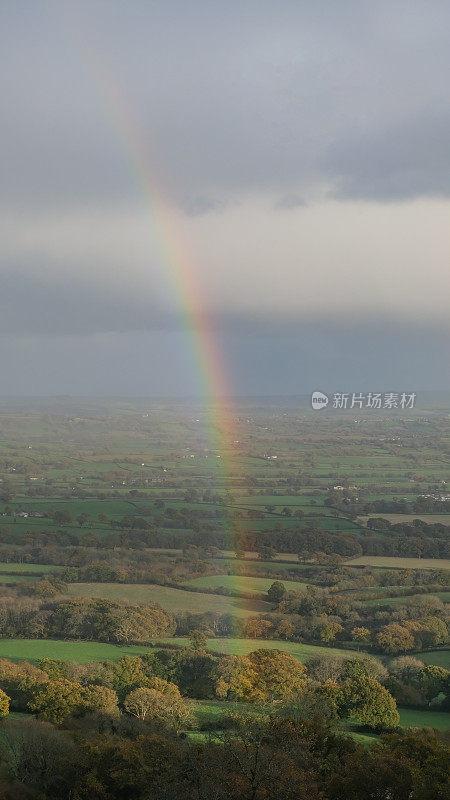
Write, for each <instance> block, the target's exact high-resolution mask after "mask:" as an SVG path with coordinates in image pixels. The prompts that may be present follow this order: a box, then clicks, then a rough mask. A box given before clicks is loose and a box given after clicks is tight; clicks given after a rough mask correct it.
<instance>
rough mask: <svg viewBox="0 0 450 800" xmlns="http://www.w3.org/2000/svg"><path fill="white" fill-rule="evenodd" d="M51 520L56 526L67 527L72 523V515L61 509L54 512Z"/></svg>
mask: <svg viewBox="0 0 450 800" xmlns="http://www.w3.org/2000/svg"><path fill="white" fill-rule="evenodd" d="M53 519H54V520H55V522H56V524H57V525H68V524H69V522H72V514H71V513H70V511H69V509H68V508H61V509H58V510H57V511H55V513H54V516H53Z"/></svg>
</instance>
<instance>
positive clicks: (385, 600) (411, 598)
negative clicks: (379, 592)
mask: <svg viewBox="0 0 450 800" xmlns="http://www.w3.org/2000/svg"><path fill="white" fill-rule="evenodd" d="M427 597H437V598H439V600H442V601H443V602H444V603H448V602H449V600H450V592H434V593H433V594H429V593H427V592H425V593H423V594H410V595H403V596H401V597H375V598H374V599H373V600H364V601H363V602H364V605H365V606H398V605H409V604H410V603H415V602H417V601H418V600H422V599H426V598H427Z"/></svg>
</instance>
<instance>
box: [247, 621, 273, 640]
mask: <svg viewBox="0 0 450 800" xmlns="http://www.w3.org/2000/svg"><path fill="white" fill-rule="evenodd" d="M272 631H273V623H272V622H270V620H268V619H263V618H262V617H248V618H247V619H246V620H245V622H244V624H243V627H242V632H243V634H244V637H245V638H246V639H270V635H271V633H272Z"/></svg>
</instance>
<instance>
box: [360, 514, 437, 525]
mask: <svg viewBox="0 0 450 800" xmlns="http://www.w3.org/2000/svg"><path fill="white" fill-rule="evenodd" d="M370 516H372V517H375V516H376V517H381V519H387V520H388V521H389V522H392V524H393V525H395V524H396V523H397V522H413V520H415V519H421V520H423V522H428V523H429V524H430V525H437V524H438V523H440V524H441V525H450V514H421V513H419V512H418V513H417V514H382V513H380V514H378V513H377V514H375V513H374V514H371V515H370ZM358 519H359V521H360V522H362V523H363V524H364V525H365V524H366V523H367V520H368V519H369V516H364V517H358Z"/></svg>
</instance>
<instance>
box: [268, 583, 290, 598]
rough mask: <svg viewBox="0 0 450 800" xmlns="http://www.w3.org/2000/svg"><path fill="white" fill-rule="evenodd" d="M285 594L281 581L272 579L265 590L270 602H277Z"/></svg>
mask: <svg viewBox="0 0 450 800" xmlns="http://www.w3.org/2000/svg"><path fill="white" fill-rule="evenodd" d="M285 594H286V588H285V586H284V584H283V583H281V581H274V582H273V583H272V585H271V586H270V587H269V589H268V591H267V597H268V598H269V600H270V602H271V603H279V602H280V600H282V599H283V597H284V596H285Z"/></svg>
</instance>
